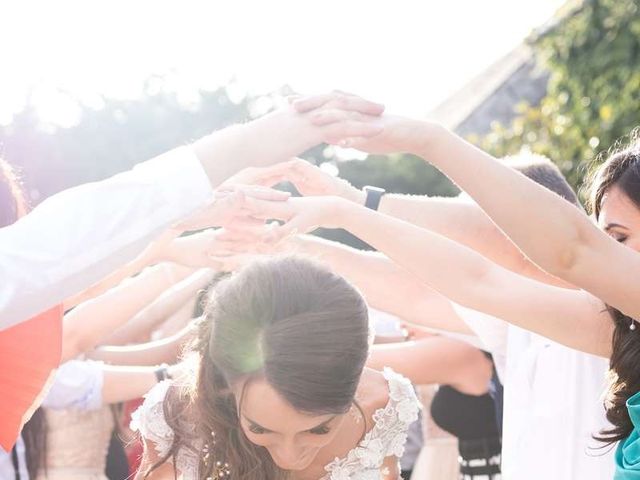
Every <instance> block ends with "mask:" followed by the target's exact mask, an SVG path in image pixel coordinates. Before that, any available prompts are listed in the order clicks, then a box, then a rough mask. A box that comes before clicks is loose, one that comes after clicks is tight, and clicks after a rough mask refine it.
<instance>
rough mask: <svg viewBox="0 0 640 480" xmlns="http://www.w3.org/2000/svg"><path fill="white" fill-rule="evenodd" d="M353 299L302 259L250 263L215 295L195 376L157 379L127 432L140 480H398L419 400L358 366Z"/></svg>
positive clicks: (360, 354) (357, 310)
mask: <svg viewBox="0 0 640 480" xmlns="http://www.w3.org/2000/svg"><path fill="white" fill-rule="evenodd" d="M368 346H369V328H368V316H367V307H366V305H365V303H364V300H363V299H362V297H361V295H360V294H359V293H358V292H357V291H356V290H355V289H354V288H353V287H352V286H351V285H350V284H349V283H348V282H347V281H345V280H344V279H343V278H341V277H339V276H337V275H335V274H333V273H331V272H330V271H329V270H327V269H325V268H323V267H321V266H319V265H317V264H315V263H314V262H312V261H310V260H306V259H303V258H299V257H276V258H274V259H270V260H266V261H257V262H254V263H252V264H250V265H249V266H247V267H245V268H244V269H241V270H240V271H238V272H237V273H235V274H233V275H231V276H230V277H228V278H227V279H225V280H222V281H221V282H220V283H219V284H218V285H217V286H216V287H215V288H214V289H213V292H212V295H211V298H210V300H209V304H208V306H207V309H206V317H205V319H204V321H203V322H202V329H201V333H200V337H199V340H198V342H197V343H196V344H195V346H194V356H195V359H196V363H197V367H196V368H197V371H194V372H193V375H192V376H191V377H190V378H189V379H188V380H187V381H185V382H163V383H161V384H159V385H158V386H157V387H156V388H154V389H153V390H152V391H151V392H150V393H149V395H148V396H147V398H146V400H145V403H144V404H143V406H142V407H141V409H140V410H139V411H138V412H137V413H136V414H135V418H134V421H133V422H132V427H133V428H135V429H138V430H139V431H140V433H141V435H142V437H143V439H144V442H145V456H144V459H143V463H142V468H141V470H140V472H139V474H138V477H137V478H138V479H143V478H150V479H164V478H176V477H177V475H182V477H181V478H185V479H194V480H195V479H202V480H205V479H210V478H225V477H227V476H231V478H242V479H245V480H253V479H255V480H258V479H261V480H262V479H268V480H275V479H283V478H292V479H320V478H323V479H332V480H343V479H344V480H346V479H365V478H385V479H397V478H398V476H399V470H398V466H397V463H398V458H399V457H400V456H401V455H402V453H403V450H404V443H405V441H406V436H407V429H408V427H409V425H410V424H411V423H412V422H413V421H415V420H416V419H417V415H418V404H417V400H416V397H415V394H414V391H413V388H412V386H411V384H410V382H409V381H408V380H406V379H405V378H404V377H402V376H400V375H397V374H395V373H393V372H392V371H390V370H387V371H385V372H384V374H382V373H379V372H375V371H373V370H369V369H366V368H365V361H366V359H367V355H368Z"/></svg>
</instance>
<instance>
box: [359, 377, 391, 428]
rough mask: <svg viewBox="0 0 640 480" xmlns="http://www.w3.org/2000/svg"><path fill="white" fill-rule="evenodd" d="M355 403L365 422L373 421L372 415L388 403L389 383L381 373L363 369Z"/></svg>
mask: <svg viewBox="0 0 640 480" xmlns="http://www.w3.org/2000/svg"><path fill="white" fill-rule="evenodd" d="M356 401H357V402H358V405H359V406H360V408H362V412H363V413H364V414H365V416H366V418H367V421H371V420H372V419H373V414H374V413H375V412H376V411H377V410H379V409H381V408H385V407H386V406H387V404H388V403H389V382H388V381H387V379H386V378H385V376H384V375H383V373H382V372H380V371H378V370H373V369H370V368H365V369H364V371H363V372H362V377H361V378H360V384H359V385H358V390H357V392H356Z"/></svg>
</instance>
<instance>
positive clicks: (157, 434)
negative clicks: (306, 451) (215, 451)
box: [131, 368, 420, 480]
mask: <svg viewBox="0 0 640 480" xmlns="http://www.w3.org/2000/svg"><path fill="white" fill-rule="evenodd" d="M383 374H384V377H385V379H386V380H387V383H388V386H389V401H388V403H387V405H386V406H385V407H384V408H380V409H378V410H376V412H375V413H374V414H373V422H374V425H373V428H372V429H371V430H369V432H367V434H366V435H365V437H364V439H363V440H362V441H361V442H360V443H359V444H358V445H357V446H356V447H355V448H353V449H352V450H351V451H350V452H349V453H348V454H347V455H346V456H345V457H343V458H336V459H334V460H333V461H332V462H331V463H329V464H328V465H326V466H325V471H326V472H327V473H326V475H324V476H323V477H322V478H321V479H319V480H379V479H380V478H381V476H382V475H383V474H384V473H385V472H384V467H383V462H384V460H385V458H387V457H390V456H395V457H397V458H400V457H402V455H403V453H404V445H405V443H406V441H407V431H408V429H409V425H411V424H412V423H413V422H415V421H416V420H417V419H418V410H419V408H420V405H419V402H418V399H417V398H416V394H415V391H414V390H413V386H412V385H411V382H409V380H407V379H406V378H405V377H403V376H402V375H399V374H397V373H395V372H393V371H392V370H391V369H389V368H385V370H384V372H383ZM170 385H171V383H170V382H169V381H164V382H161V383H159V384H158V385H156V386H155V387H154V388H153V389H151V391H149V393H148V394H147V395H146V396H145V401H144V403H143V404H142V405H141V406H140V408H139V409H138V410H136V411H135V412H134V413H133V415H132V416H131V429H132V430H134V431H138V432H140V434H141V435H142V437H144V438H145V439H148V440H151V441H152V442H153V443H154V444H155V448H156V450H157V453H158V455H160V456H164V455H166V454H167V453H168V452H169V449H170V448H171V444H172V442H173V431H172V430H171V427H169V425H167V423H166V421H165V419H164V413H163V401H164V397H165V395H166V393H167V390H168V388H169V387H170ZM194 450H195V451H198V450H199V449H198V448H197V446H196V448H194ZM198 460H199V459H198V455H196V454H195V453H194V452H192V451H190V450H186V449H181V450H180V451H179V452H178V453H177V455H176V468H177V470H178V471H179V473H180V474H181V475H182V478H183V479H184V480H195V479H197V478H198V465H199V462H198ZM232 478H233V477H232Z"/></svg>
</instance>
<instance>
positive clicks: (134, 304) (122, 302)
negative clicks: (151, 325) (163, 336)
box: [62, 264, 191, 362]
mask: <svg viewBox="0 0 640 480" xmlns="http://www.w3.org/2000/svg"><path fill="white" fill-rule="evenodd" d="M190 273H191V271H190V270H189V269H186V268H184V267H178V266H175V265H170V264H160V265H156V266H153V267H149V268H148V269H147V270H145V271H143V272H142V273H141V274H140V275H138V276H136V277H134V278H132V279H131V280H129V281H127V282H124V283H122V284H121V285H118V286H117V287H115V288H113V289H111V290H109V291H108V292H107V293H105V294H103V295H100V296H99V297H96V298H93V299H91V300H89V301H87V302H84V303H82V304H80V305H78V306H77V307H76V308H74V309H73V310H71V312H69V313H67V314H66V315H65V316H64V321H63V333H62V361H63V362H64V361H66V360H70V359H72V358H74V357H76V356H78V355H80V354H81V353H84V352H86V351H88V350H92V349H93V348H94V347H95V346H96V345H97V344H98V343H100V342H101V341H102V340H103V339H104V338H105V337H106V336H107V335H108V334H110V333H111V332H113V331H114V330H115V329H117V328H118V327H120V326H121V325H123V324H124V323H126V322H127V321H128V320H130V319H131V318H132V317H133V316H134V315H135V314H136V313H138V312H139V311H140V310H141V309H142V308H143V307H144V306H146V305H147V304H149V303H150V302H151V301H152V300H154V299H155V298H156V297H157V296H158V295H160V294H161V293H162V292H163V291H165V290H166V289H168V288H169V287H170V286H172V285H173V284H174V283H175V282H177V281H180V280H181V279H183V278H186V277H187V276H188V275H189V274H190Z"/></svg>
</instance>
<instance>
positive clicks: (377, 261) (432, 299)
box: [287, 235, 473, 334]
mask: <svg viewBox="0 0 640 480" xmlns="http://www.w3.org/2000/svg"><path fill="white" fill-rule="evenodd" d="M287 248H291V249H294V250H295V251H298V252H302V253H306V254H310V255H316V256H318V257H319V258H321V259H322V260H323V261H325V262H327V263H328V264H329V265H330V266H331V268H332V269H333V270H334V271H335V272H337V273H339V274H340V275H342V276H343V277H345V278H347V279H348V280H349V281H351V282H352V283H353V284H354V285H356V286H357V287H358V288H359V289H360V290H361V291H362V293H363V295H364V296H365V298H366V299H367V302H368V303H369V304H371V306H373V307H375V308H377V309H379V310H382V311H385V312H389V313H391V314H393V315H395V316H397V317H399V318H401V319H402V320H405V321H407V322H409V323H415V324H419V325H424V326H427V327H430V328H435V329H439V330H446V331H450V332H458V333H466V334H472V333H473V332H472V331H471V330H470V329H469V328H468V327H467V326H466V324H465V323H464V322H463V321H462V320H461V319H460V318H459V317H458V316H457V315H456V314H455V311H454V310H453V307H452V306H451V302H450V301H449V300H448V299H446V298H445V297H443V296H442V295H440V294H439V293H438V292H436V291H434V290H433V289H432V288H430V287H429V286H427V285H426V284H425V283H424V282H423V281H421V280H420V279H419V278H418V277H416V276H415V275H413V274H411V273H410V272H408V271H407V270H405V269H403V268H402V267H400V266H399V265H398V264H396V263H395V262H393V261H391V260H389V258H387V257H385V256H384V255H383V254H380V253H376V252H364V251H361V250H356V249H354V248H351V247H348V246H346V245H342V244H339V243H337V242H332V241H330V240H324V239H321V238H318V237H313V236H310V235H300V236H297V237H294V238H293V239H292V240H291V241H290V243H289V244H288V245H287ZM408 299H410V301H408Z"/></svg>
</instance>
